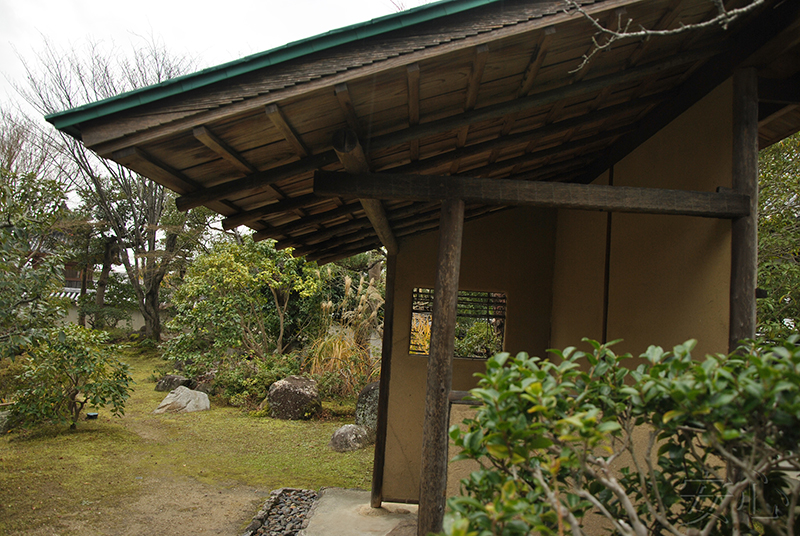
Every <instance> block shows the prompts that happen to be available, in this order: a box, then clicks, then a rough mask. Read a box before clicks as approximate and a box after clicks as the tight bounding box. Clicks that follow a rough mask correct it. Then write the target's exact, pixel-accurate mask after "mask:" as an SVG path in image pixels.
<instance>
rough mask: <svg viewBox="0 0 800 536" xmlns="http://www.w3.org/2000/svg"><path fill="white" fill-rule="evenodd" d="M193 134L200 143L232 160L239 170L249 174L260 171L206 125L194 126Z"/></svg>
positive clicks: (229, 160)
mask: <svg viewBox="0 0 800 536" xmlns="http://www.w3.org/2000/svg"><path fill="white" fill-rule="evenodd" d="M192 135H193V136H194V137H195V138H196V139H197V140H198V141H199V142H200V143H202V144H203V145H205V146H206V147H208V148H209V149H211V150H212V151H214V152H215V153H217V154H218V155H219V156H221V157H222V158H224V159H225V160H227V161H228V162H230V163H231V164H232V165H233V166H234V167H235V168H236V169H238V170H239V171H241V172H243V173H247V174H251V173H258V170H257V169H256V168H255V167H254V166H253V165H251V164H250V162H248V161H247V160H245V159H244V158H243V157H242V155H240V154H239V153H238V152H236V151H235V150H233V149H232V148H231V147H230V146H229V145H228V144H227V143H225V142H224V141H222V140H221V139H219V138H218V137H217V136H216V135H215V134H214V133H213V132H211V131H210V130H209V129H208V128H206V127H205V126H200V127H196V128H194V130H192Z"/></svg>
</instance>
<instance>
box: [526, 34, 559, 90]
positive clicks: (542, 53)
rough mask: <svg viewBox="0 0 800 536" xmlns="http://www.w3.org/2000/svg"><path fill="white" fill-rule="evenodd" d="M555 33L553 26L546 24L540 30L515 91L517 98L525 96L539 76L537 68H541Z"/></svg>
mask: <svg viewBox="0 0 800 536" xmlns="http://www.w3.org/2000/svg"><path fill="white" fill-rule="evenodd" d="M555 34H556V29H555V27H554V26H548V27H547V28H545V29H544V31H543V32H542V35H541V37H540V38H539V42H538V43H537V44H536V47H535V48H534V49H533V54H532V55H531V61H530V63H529V64H528V67H527V69H525V75H524V76H523V77H522V84H520V87H519V90H518V91H517V98H521V97H527V96H528V93H530V92H531V89H533V84H534V83H536V77H537V76H539V70H540V69H541V68H542V64H543V63H544V60H545V58H546V57H547V53H548V52H549V49H550V43H551V42H552V40H553V36H555Z"/></svg>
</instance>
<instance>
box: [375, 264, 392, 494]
mask: <svg viewBox="0 0 800 536" xmlns="http://www.w3.org/2000/svg"><path fill="white" fill-rule="evenodd" d="M396 276H397V255H388V256H387V259H386V299H385V300H384V302H383V341H382V343H381V379H380V390H379V391H378V427H377V430H376V432H375V457H374V458H373V460H372V498H371V500H370V504H371V505H372V507H373V508H380V507H381V503H382V502H383V466H384V461H385V459H386V427H387V423H388V421H387V419H388V417H389V381H390V379H391V374H392V338H393V332H394V329H393V328H394V284H395V277H396Z"/></svg>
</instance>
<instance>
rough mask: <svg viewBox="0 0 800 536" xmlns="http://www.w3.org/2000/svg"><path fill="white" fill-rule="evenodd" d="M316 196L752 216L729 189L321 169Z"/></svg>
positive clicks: (742, 197) (744, 198)
mask: <svg viewBox="0 0 800 536" xmlns="http://www.w3.org/2000/svg"><path fill="white" fill-rule="evenodd" d="M314 193H315V194H317V195H321V196H332V195H337V196H343V197H356V196H358V197H360V198H364V197H368V198H372V199H384V200H392V199H410V200H414V201H435V200H440V199H453V198H455V199H463V200H465V201H467V202H473V203H482V204H487V205H499V206H516V205H527V206H537V207H551V208H569V209H579V210H606V211H611V212H631V213H642V214H672V215H681V216H700V217H706V218H736V217H741V216H746V215H747V214H749V213H750V200H749V198H748V197H747V196H745V195H741V194H737V193H734V192H727V191H723V192H718V193H712V192H695V191H686V190H667V189H660V188H634V187H627V186H625V187H623V186H603V185H586V184H563V183H554V182H529V181H520V180H508V179H479V178H473V177H451V176H434V175H401V174H388V173H366V174H350V173H336V172H329V171H318V172H317V173H316V174H315V177H314Z"/></svg>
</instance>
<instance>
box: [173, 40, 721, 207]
mask: <svg viewBox="0 0 800 536" xmlns="http://www.w3.org/2000/svg"><path fill="white" fill-rule="evenodd" d="M709 55H710V51H708V50H704V51H702V52H699V53H698V52H692V53H689V54H686V55H682V56H677V57H675V58H673V59H671V60H669V61H667V62H663V63H654V64H649V65H643V66H641V67H636V68H632V69H629V70H627V71H625V72H624V73H622V74H619V73H614V74H612V75H607V76H601V77H597V78H593V79H591V80H588V81H585V82H580V83H576V84H572V85H570V86H566V87H559V88H555V89H552V90H549V91H542V92H541V93H536V94H535V95H532V96H530V97H525V98H521V99H516V100H513V101H510V102H505V103H500V104H497V105H493V106H486V107H483V108H480V109H478V110H473V111H471V112H465V113H462V114H459V115H456V116H452V117H448V118H445V119H441V120H439V121H432V122H429V123H424V124H421V125H414V126H410V127H409V128H407V129H405V130H402V131H398V132H393V133H390V134H386V135H384V136H379V137H376V138H372V139H371V140H370V149H371V150H380V149H386V148H389V147H394V146H398V145H402V144H404V143H409V142H413V141H414V140H416V141H417V142H418V141H419V139H421V138H425V137H427V136H432V135H435V134H440V133H442V132H447V131H449V130H454V129H458V128H460V127H462V126H465V125H469V124H471V123H472V122H476V121H483V120H488V119H493V118H497V117H503V116H509V115H512V114H515V113H517V112H520V111H524V110H527V109H529V108H532V107H536V106H544V105H548V104H552V103H554V102H556V101H558V100H559V99H562V98H569V97H570V96H573V95H577V94H580V93H582V92H591V91H595V90H596V91H601V90H602V89H603V88H605V87H606V86H608V85H609V84H616V83H620V84H624V83H627V82H631V81H635V80H639V79H641V78H643V77H647V76H651V75H655V74H658V73H662V72H664V71H668V70H670V69H672V68H674V67H678V66H681V65H685V64H686V63H690V62H696V61H698V60H700V59H702V58H706V57H708V56H709ZM412 72H413V70H410V71H409V73H412ZM412 150H413V148H412ZM336 161H337V157H336V154H335V153H334V151H327V152H324V153H319V154H316V155H313V156H310V157H307V158H304V159H302V160H300V161H298V162H292V163H290V164H285V165H283V166H280V167H278V168H274V169H272V170H265V171H261V172H259V173H257V174H254V176H250V177H245V178H243V179H238V180H236V181H230V182H228V183H225V184H221V185H218V186H214V187H212V188H207V189H203V190H198V191H196V192H192V193H190V194H188V195H183V196H181V197H179V198H178V200H177V205H178V207H179V209H180V210H188V209H189V208H193V207H196V206H200V205H202V204H205V203H208V202H211V201H218V200H220V199H223V198H225V197H227V196H229V195H230V194H231V192H237V193H241V194H244V193H248V192H251V193H259V192H262V191H264V190H266V189H267V188H266V187H267V186H269V185H271V184H275V183H276V182H279V181H281V180H284V179H286V178H289V177H292V176H294V175H298V174H300V173H304V172H307V171H311V170H313V169H317V168H320V167H322V166H325V165H328V164H331V163H334V162H336ZM195 189H196V188H192V189H191V190H195Z"/></svg>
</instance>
